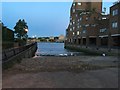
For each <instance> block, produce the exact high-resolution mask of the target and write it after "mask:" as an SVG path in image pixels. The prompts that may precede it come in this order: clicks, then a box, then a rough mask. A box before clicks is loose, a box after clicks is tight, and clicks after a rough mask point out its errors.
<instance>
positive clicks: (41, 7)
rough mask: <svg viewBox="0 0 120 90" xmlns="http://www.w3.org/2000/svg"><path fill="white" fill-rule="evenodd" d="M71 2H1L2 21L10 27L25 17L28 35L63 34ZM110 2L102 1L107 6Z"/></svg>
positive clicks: (67, 22)
mask: <svg viewBox="0 0 120 90" xmlns="http://www.w3.org/2000/svg"><path fill="white" fill-rule="evenodd" d="M71 5H72V2H34V3H33V2H4V3H2V22H3V23H4V25H5V26H7V27H8V28H10V29H12V30H13V28H14V26H15V24H16V22H17V21H18V20H19V19H25V21H26V22H27V25H28V27H29V32H28V35H29V37H30V36H34V35H36V36H37V37H39V36H40V37H41V36H59V35H60V34H64V35H65V30H66V28H67V26H68V24H69V17H70V7H71ZM111 5H112V2H111V3H110V2H106V3H103V7H106V8H107V12H109V11H108V8H109V7H110V6H111Z"/></svg>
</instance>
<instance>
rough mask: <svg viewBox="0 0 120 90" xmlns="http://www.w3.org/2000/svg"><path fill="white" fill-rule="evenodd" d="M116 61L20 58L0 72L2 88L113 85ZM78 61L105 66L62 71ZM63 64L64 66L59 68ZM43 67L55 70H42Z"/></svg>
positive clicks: (74, 58)
mask: <svg viewBox="0 0 120 90" xmlns="http://www.w3.org/2000/svg"><path fill="white" fill-rule="evenodd" d="M117 61H118V59H117V57H101V56H99V57H91V56H89V57H86V56H83V57H82V56H81V57H68V58H67V57H37V58H33V59H24V60H23V61H22V62H21V63H20V64H18V65H15V66H14V67H13V68H11V69H10V70H8V71H5V72H3V88H117V87H118V68H117V67H116V66H117ZM82 63H86V64H90V65H97V66H101V67H105V68H102V69H101V68H98V69H94V70H84V71H82V72H81V71H80V72H75V71H72V70H66V68H68V67H69V66H73V65H74V66H75V65H78V66H80V65H82ZM65 66H67V67H66V68H64V69H65V70H63V67H65ZM111 66H112V68H111ZM59 67H60V68H59ZM87 67H89V66H87ZM41 68H42V70H43V71H41ZM46 68H49V69H51V70H55V69H56V70H55V71H46ZM82 68H83V67H82ZM57 69H60V70H57ZM77 69H80V68H77ZM36 70H37V71H36ZM74 70H76V69H74Z"/></svg>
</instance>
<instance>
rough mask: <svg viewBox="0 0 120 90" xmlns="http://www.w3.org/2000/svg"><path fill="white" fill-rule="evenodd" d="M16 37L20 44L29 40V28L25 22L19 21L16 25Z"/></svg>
mask: <svg viewBox="0 0 120 90" xmlns="http://www.w3.org/2000/svg"><path fill="white" fill-rule="evenodd" d="M14 29H15V35H16V40H17V41H19V42H21V43H22V42H26V40H27V37H28V35H27V32H28V26H27V23H26V22H25V20H24V19H23V20H21V19H19V21H18V22H17V23H16V25H15V27H14Z"/></svg>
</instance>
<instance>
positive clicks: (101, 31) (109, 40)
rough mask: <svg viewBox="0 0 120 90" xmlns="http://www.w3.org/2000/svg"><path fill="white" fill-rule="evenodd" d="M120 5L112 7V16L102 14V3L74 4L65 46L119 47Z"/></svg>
mask: <svg viewBox="0 0 120 90" xmlns="http://www.w3.org/2000/svg"><path fill="white" fill-rule="evenodd" d="M119 8H120V3H116V4H115V5H113V6H112V7H110V15H105V14H103V13H102V2H73V4H72V7H71V11H70V23H69V25H68V28H67V29H66V41H65V45H79V46H81V47H82V46H85V47H86V48H87V47H96V48H97V49H99V48H100V47H105V48H106V47H107V48H109V49H111V48H112V47H113V46H119V45H120V43H119V40H120V25H119V24H120V17H119V16H120V13H119V12H120V9H119Z"/></svg>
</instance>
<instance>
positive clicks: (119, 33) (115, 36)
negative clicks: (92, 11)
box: [109, 2, 120, 47]
mask: <svg viewBox="0 0 120 90" xmlns="http://www.w3.org/2000/svg"><path fill="white" fill-rule="evenodd" d="M109 24H110V30H109V34H110V38H111V40H109V44H110V47H113V46H120V2H117V3H115V4H114V5H113V6H111V7H110V22H109Z"/></svg>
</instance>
